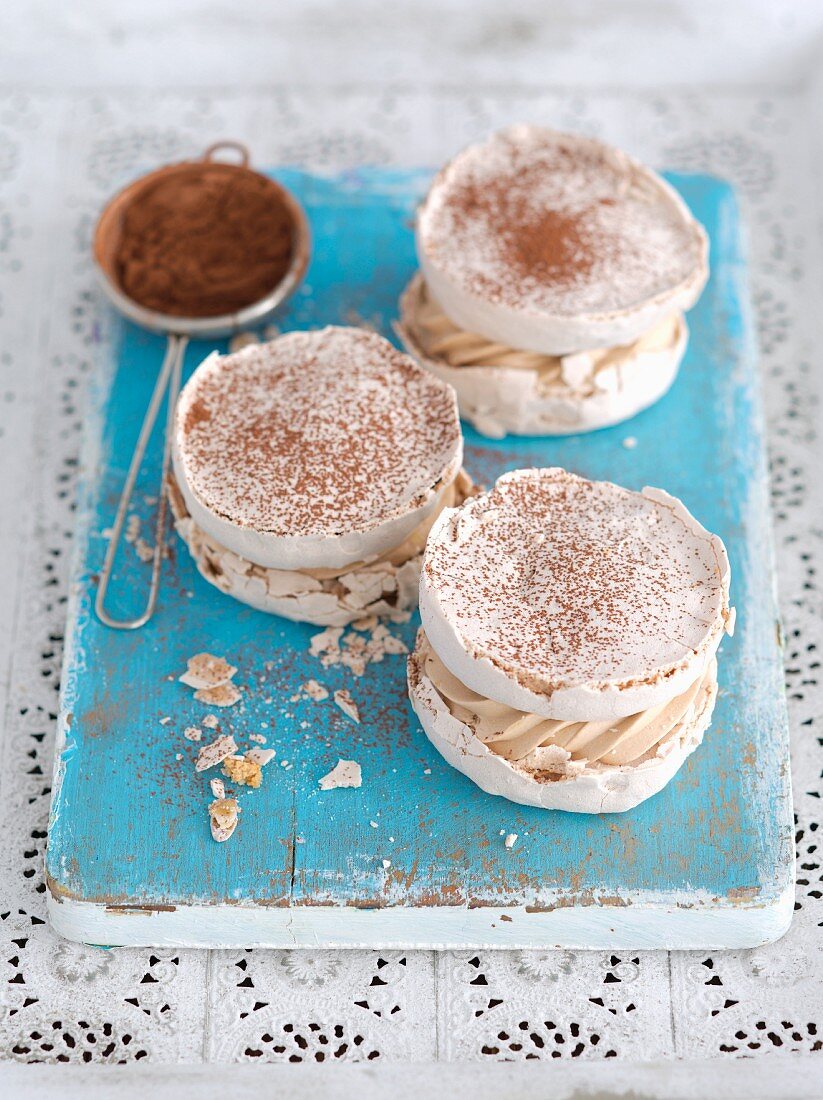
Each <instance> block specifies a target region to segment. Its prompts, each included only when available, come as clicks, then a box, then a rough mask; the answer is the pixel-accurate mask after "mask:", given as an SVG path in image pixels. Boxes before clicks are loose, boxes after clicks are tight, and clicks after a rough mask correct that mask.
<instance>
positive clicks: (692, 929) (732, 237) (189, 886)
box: [47, 170, 792, 947]
mask: <svg viewBox="0 0 823 1100" xmlns="http://www.w3.org/2000/svg"><path fill="white" fill-rule="evenodd" d="M278 175H279V176H280V177H281V178H282V179H283V180H284V181H285V182H286V183H287V184H289V185H290V186H292V187H293V188H294V189H295V190H296V191H298V192H299V194H300V195H301V197H302V198H303V200H304V202H305V204H306V207H307V210H308V213H309V217H310V219H311V222H312V227H313V232H314V237H315V257H314V261H313V264H312V267H311V270H310V272H309V277H308V280H307V284H306V286H305V287H304V288H303V291H302V292H301V293H300V294H299V295H298V296H297V297H296V299H295V301H294V302H293V303H292V304H291V307H290V309H289V311H288V312H287V313H286V314H285V315H284V316H283V317H282V318H281V319H280V324H281V327H283V328H289V327H296V328H302V327H308V326H314V325H319V324H323V323H327V322H337V323H352V322H356V321H365V322H368V323H373V324H375V325H377V326H378V327H380V328H381V329H382V330H383V331H384V332H386V333H387V334H388V333H389V332H390V323H391V320H392V318H393V317H394V316H395V314H396V300H397V296H398V294H399V292H400V290H401V289H402V287H403V285H404V284H405V282H406V280H407V279H408V277H409V275H410V274H411V272H412V271H413V269H414V249H413V239H412V233H411V229H410V218H411V213H412V210H413V206H414V202H415V200H416V197H417V195H419V193H420V190H421V188H422V186H423V185H424V181H425V179H426V178H427V174H425V173H393V172H387V171H383V170H381V171H377V170H375V171H369V172H365V171H363V172H358V173H352V174H349V175H346V176H343V177H340V178H337V179H329V180H321V179H316V178H312V177H308V176H305V175H302V174H299V173H296V172H282V173H278ZM673 182H674V183H675V185H676V186H677V187H678V188H679V189H680V191H681V193H682V194H683V195H684V197H685V198H686V200H687V201H688V203H689V204H690V206H691V207H692V209H693V210H694V211H695V214H696V215H697V217H698V218H699V219H700V220H701V221H702V222H703V223H704V224H705V225H706V227H707V229H708V231H709V234H710V237H711V240H712V265H713V274H712V278H711V280H710V283H709V286H708V288H707V290H706V292H705V294H704V296H703V298H702V300H701V302H700V303H699V305H698V306H697V308H696V309H695V310H694V311H693V312H692V314H691V315H690V327H691V332H692V335H691V343H690V347H689V351H688V355H687V358H686V360H685V362H684V364H683V368H682V370H681V374H680V377H679V379H678V381H677V382H676V384H675V386H674V388H673V389H672V391H671V393H670V394H669V395H668V396H667V397H666V398H664V400H663V401H662V402H660V403H659V404H658V405H657V406H656V407H655V408H653V409H651V410H649V411H647V412H645V413H643V414H641V415H640V416H638V417H636V418H635V419H634V420H632V421H630V422H629V423H627V424H624V425H620V426H618V427H616V428H613V429H608V430H605V431H601V432H598V433H595V434H592V435H585V436H579V437H571V438H565V439H562V440H551V439H548V440H540V439H523V440H514V439H512V438H509V439H505V440H502V441H500V442H490V441H488V440H484V439H482V438H481V437H479V436H478V435H477V434H476V433H474V432H473V431H472V430H471V429H466V437H467V466H468V467H469V469H470V471H471V473H472V474H473V475H474V476H475V477H476V478H479V479H480V480H483V481H485V482H487V483H488V482H490V481H492V480H493V479H494V477H495V476H497V474H499V473H500V472H502V471H503V470H505V469H512V468H515V467H518V466H524V465H535V464H539V465H545V464H559V465H563V466H566V467H568V468H570V469H572V470H575V471H576V472H579V473H581V474H584V475H586V476H589V477H595V478H598V477H606V478H609V479H612V480H615V481H617V482H619V483H621V484H624V485H627V486H629V487H631V488H641V487H642V486H643V485H646V484H651V485H659V486H661V487H663V488H665V489H666V490H667V491H669V492H671V493H674V494H675V495H677V496H679V497H681V498H682V499H683V500H684V502H685V503H686V505H687V506H688V507H689V508H690V509H691V510H692V511H693V512H694V513H695V514H696V515H697V516H698V518H699V519H700V520H701V522H702V523H704V524H705V525H706V526H707V527H708V528H709V529H711V530H713V531H716V532H717V533H718V534H720V535H721V536H722V537H723V539H724V540H725V542H726V545H727V547H728V549H729V553H730V558H731V563H732V577H733V587H732V597H733V602H734V603H735V604H736V606H737V610H738V619H737V631H736V634H735V637H734V638H733V639H731V640H727V641H726V642H724V644H723V647H722V652H721V655H720V665H719V667H720V685H721V694H720V698H719V700H718V705H717V709H716V711H715V718H714V722H713V724H712V727H711V729H710V731H709V732H708V734H707V736H706V739H705V741H704V744H703V745H702V747H701V748H700V749H698V751H697V752H695V753H694V754H693V755H692V756H691V757H690V758H689V759H688V761H687V762H686V764H685V765H684V767H683V768H682V769H681V771H680V772H679V773H678V775H677V776H676V778H675V779H674V780H673V782H672V783H671V784H670V785H669V786H668V787H667V788H666V789H665V790H664V791H663V792H661V793H660V794H659V795H658V796H656V797H655V798H653V799H651V800H650V801H649V802H647V803H645V804H643V805H642V806H640V807H638V808H637V809H635V810H633V811H630V812H629V813H627V814H623V815H603V816H599V817H590V816H582V815H571V814H562V813H559V812H551V811H540V810H534V809H529V808H525V807H519V806H515V805H513V804H510V803H507V802H506V801H504V800H502V799H499V798H495V797H492V796H489V795H486V794H484V793H483V792H481V791H480V790H478V789H477V788H476V787H474V786H473V785H472V784H471V783H470V782H469V781H468V780H467V779H466V778H464V777H463V776H462V775H460V774H458V773H456V772H454V771H453V770H452V769H450V768H449V767H448V766H447V765H446V764H445V763H444V762H442V761H441V760H440V758H439V756H438V755H437V754H436V753H435V751H434V750H433V749H432V748H431V746H430V745H429V743H428V741H427V740H426V738H425V736H424V735H423V733H422V731H420V730H419V728H418V726H417V723H416V721H415V719H414V716H413V714H412V712H411V708H410V706H409V704H408V702H407V699H406V690H405V663H404V661H403V660H402V659H401V658H396V657H395V658H387V659H386V661H384V662H383V663H382V664H378V665H372V666H371V667H370V668H369V669H368V670H367V672H366V675H365V676H364V677H362V679H357V680H353V679H352V677H351V675H350V674H349V673H348V672H346V671H345V670H343V669H339V668H338V669H329V670H325V669H322V668H321V667H320V665H319V663H318V662H317V661H316V660H315V659H313V658H311V657H310V656H309V653H308V645H309V639H310V637H311V635H312V634H313V633H315V632H316V630H317V629H318V628H314V627H309V626H304V625H301V624H291V623H287V622H285V621H283V620H280V619H277V618H273V617H268V616H265V615H262V614H259V613H257V612H254V611H252V610H250V609H248V608H245V607H242V606H241V605H239V604H237V603H235V602H234V601H231V600H230V599H228V598H227V597H224V596H222V595H221V594H220V593H218V592H217V591H216V590H214V589H213V588H211V587H210V586H208V585H207V584H206V582H205V581H203V580H202V579H201V578H200V577H199V576H198V575H197V574H196V571H195V569H194V567H193V565H192V563H191V562H190V561H189V559H188V556H187V554H186V552H185V550H184V549H183V548H182V546H181V544H179V543H178V542H177V541H176V540H173V542H172V545H173V553H172V556H171V559H170V561H169V562H168V563H167V566H166V570H165V573H164V583H163V589H162V594H161V600H160V610H159V613H158V614H157V615H156V617H155V619H154V620H153V621H152V623H151V624H150V625H149V626H148V627H146V628H144V629H143V630H141V631H139V632H137V633H135V634H123V633H114V632H111V631H108V630H107V629H106V628H104V627H103V626H101V625H100V624H99V623H98V622H97V621H96V619H95V618H94V617H93V615H92V614H91V610H90V608H91V604H92V602H93V598H94V583H95V572H96V570H97V569H99V567H100V564H101V562H102V557H103V554H104V551H105V537H104V536H103V531H104V530H105V528H106V527H107V526H108V525H109V524H110V522H111V516H112V515H113V511H114V505H115V502H116V497H117V494H118V492H119V487H120V484H121V481H122V478H123V475H124V471H125V466H126V465H127V462H128V456H129V454H130V452H131V447H132V444H133V441H134V439H135V437H136V434H137V431H138V428H139V423H140V419H141V416H142V410H143V408H144V405H145V403H146V400H147V398H148V393H149V391H150V387H151V384H152V380H153V372H154V370H155V369H156V366H157V365H158V364H159V361H160V357H161V354H162V341H161V340H160V339H159V338H157V337H155V336H151V335H148V334H145V333H143V332H140V331H139V330H137V329H135V328H134V327H132V326H130V325H128V324H126V323H122V325H121V340H120V344H119V354H118V356H117V363H116V364H111V363H101V364H100V417H99V422H94V423H90V424H89V434H88V440H87V455H86V469H85V475H86V487H87V496H86V500H85V501H84V502H83V503H82V505H81V513H80V526H81V537H80V539H79V540H78V548H79V549H78V560H77V563H76V584H75V592H74V600H73V607H72V611H71V622H70V632H69V639H68V645H67V658H66V667H65V670H64V680H63V683H64V687H63V700H62V709H61V737H60V743H59V745H58V761H57V776H58V782H57V783H56V785H55V795H54V802H53V813H52V822H51V831H50V840H49V850H48V855H47V871H48V875H49V884H50V890H51V901H50V906H51V913H52V919H53V922H54V923H55V925H56V927H57V928H58V929H59V930H61V931H63V932H65V933H66V934H68V935H71V936H73V937H75V938H78V939H84V940H86V941H89V942H97V943H100V942H105V943H155V942H156V943H191V944H202V945H212V944H213V945H221V944H233V943H268V944H296V945H300V944H330V945H331V944H354V943H358V944H372V945H375V946H376V945H386V944H390V943H404V944H409V945H415V946H421V947H425V946H445V945H460V944H506V945H514V944H520V945H525V946H528V945H530V944H554V943H556V944H558V945H569V946H572V945H573V946H582V947H587V946H592V947H594V946H611V945H615V946H616V945H617V944H620V943H622V944H631V945H634V946H640V945H642V946H647V947H684V946H694V947H698V946H706V947H708V946H713V947H725V946H742V945H745V944H753V943H758V942H762V941H764V940H766V939H772V938H775V937H776V936H778V935H780V934H781V933H782V931H784V930H785V927H786V925H787V922H788V919H789V916H790V912H791V884H792V847H791V832H792V829H791V795H790V787H789V783H790V780H789V772H788V739H787V730H786V718H785V708H784V701H783V695H782V675H781V655H780V645H779V629H778V624H777V616H776V610H775V601H774V595H773V567H772V558H771V542H770V524H769V517H768V511H767V501H766V480H765V464H764V451H763V440H762V428H761V417H760V409H759V404H758V396H757V387H756V382H755V371H754V349H753V345H752V336H751V329H750V323H749V318H748V312H747V311H748V304H747V300H746V288H745V271H744V262H743V259H742V256H741V253H740V238H739V227H738V222H737V209H736V205H735V201H734V197H733V194H732V192H731V191H730V189H729V188H728V187H727V186H726V185H725V184H723V183H721V182H719V181H716V180H712V179H709V178H707V177H699V176H676V177H673ZM118 323H119V322H118ZM209 349H210V345H206V344H200V345H194V346H192V347H191V348H190V350H189V354H188V358H187V369H188V370H189V371H190V370H191V369H193V368H194V366H195V365H196V364H197V362H198V361H199V360H200V358H202V357H203V356H204V355H205V354H206V353H207V351H208V350H209ZM101 430H102V440H100V435H99V433H100V432H101ZM628 436H633V437H634V438H635V439H636V440H637V445H636V447H634V448H633V449H628V448H626V447H624V446H623V441H624V440H625V439H626V438H627V437H628ZM156 444H157V441H156V440H155V449H154V457H153V459H150V461H149V462H148V463H147V467H146V471H145V472H144V475H143V477H142V479H141V481H142V488H143V490H144V492H145V493H146V494H149V495H151V494H153V493H154V491H155V490H154V480H155V476H156V473H155V470H156V462H157V446H156ZM138 510H139V511H142V513H143V515H144V517H145V523H144V532H143V533H144V534H145V535H146V536H147V537H150V533H149V529H148V518H149V516H150V514H151V506H150V503H145V502H144V506H143V507H142V508H140V509H138ZM148 569H149V567H148V566H145V565H143V564H142V563H140V562H139V561H138V560H137V558H136V557H135V555H134V554H133V552H132V551H131V549H129V548H127V549H126V551H125V552H124V553H123V554H122V555H121V560H120V562H119V567H118V571H117V575H116V577H115V580H114V582H113V584H112V589H111V591H112V593H119V596H120V598H119V607H118V610H119V611H122V612H123V613H128V612H129V610H130V609H131V608H132V607H134V606H137V604H138V603H139V601H140V598H141V595H142V592H141V588H142V586H143V585H145V584H146V583H147V579H148ZM415 629H416V621H412V622H411V623H410V624H408V625H407V626H405V627H403V628H402V629H401V631H400V632H401V633H402V634H403V636H404V637H405V639H406V641H407V642H409V643H411V640H412V638H413V635H414V631H415ZM203 649H206V650H210V651H212V652H216V653H220V654H223V655H225V656H226V657H227V658H228V659H230V660H231V661H232V663H233V664H236V665H238V666H239V669H240V671H239V673H238V675H237V677H236V680H237V682H238V683H242V684H244V685H245V686H246V688H247V692H246V694H245V700H244V702H243V704H240V705H238V707H235V708H234V709H233V710H231V711H223V712H221V719H222V724H223V726H224V728H228V729H237V730H238V731H240V732H241V733H245V732H251V731H259V732H263V733H264V734H265V735H266V736H267V737H268V744H269V745H270V746H271V747H272V748H274V749H275V750H276V752H277V758H278V761H283V760H286V761H289V762H290V763H291V764H292V765H293V766H292V767H291V768H290V769H288V770H287V769H284V768H282V767H280V766H279V765H270V766H269V767H268V769H267V771H266V773H265V776H264V783H263V787H262V789H261V790H258V791H251V792H246V793H245V794H244V795H243V796H242V799H241V802H242V807H243V809H242V814H241V822H240V825H239V826H238V829H237V832H236V834H235V836H234V837H233V838H232V840H231V841H230V842H229V843H227V844H223V845H217V844H215V843H214V842H213V841H212V839H211V836H210V833H209V829H208V818H207V814H206V807H207V805H208V802H209V801H210V797H211V796H210V793H209V790H208V784H207V776H206V775H199V776H196V775H195V774H194V770H193V763H192V761H193V757H194V755H195V752H196V748H197V746H196V745H192V744H191V743H190V742H187V741H186V740H185V739H184V738H183V736H182V732H183V729H184V728H185V727H186V726H187V725H190V724H194V725H197V724H199V720H200V719H201V718H202V715H203V713H204V708H203V707H202V705H200V704H197V703H194V702H193V700H192V698H191V692H190V691H189V690H188V689H186V688H185V687H183V686H182V685H180V684H178V683H177V682H176V676H177V675H178V674H179V673H180V672H181V671H182V670H183V669H184V668H185V662H186V658H187V657H188V656H190V655H191V654H193V653H196V652H198V651H199V650H203ZM310 677H316V678H318V679H320V680H322V681H323V682H324V683H325V684H326V685H327V686H328V687H329V688H330V689H331V690H332V691H333V690H334V689H336V688H338V687H348V688H350V689H351V690H352V692H353V694H354V696H355V699H356V700H357V702H358V704H359V706H360V710H361V715H362V724H361V725H360V726H355V725H354V724H352V723H351V722H350V721H349V720H348V719H347V718H346V717H345V716H344V715H343V714H342V713H341V712H340V711H339V710H338V709H337V708H336V707H334V706H333V704H332V703H331V701H328V702H326V703H322V704H315V703H312V702H310V701H304V702H299V703H291V702H290V701H289V700H290V697H291V696H292V695H294V694H295V693H296V692H297V691H298V689H299V687H300V685H301V684H302V683H303V682H304V681H305V680H306V679H308V678H310ZM166 717H170V718H171V721H170V722H169V723H168V724H166V725H161V724H160V720H161V719H162V718H166ZM264 724H266V725H267V728H264ZM179 753H182V754H183V759H182V760H179V761H178V760H177V759H176V756H177V754H179ZM338 756H342V757H346V758H352V759H355V760H357V761H358V762H359V763H360V764H361V766H362V769H363V786H362V788H360V789H359V790H337V791H330V792H322V791H320V790H319V789H318V786H317V781H318V779H319V778H320V776H322V775H323V774H325V773H326V772H327V771H328V770H330V768H331V767H332V766H333V765H334V763H335V762H336V760H337V758H338ZM371 822H375V823H376V825H377V827H376V828H375V827H373V826H372V825H371ZM501 830H502V831H503V832H504V833H510V832H514V833H517V834H518V837H519V839H518V842H517V844H516V846H515V848H514V849H513V850H512V851H508V850H506V849H505V848H504V845H503V837H502V836H501V835H500V834H501ZM383 860H390V861H391V866H390V867H389V868H384V867H383ZM501 917H502V918H503V919H501ZM507 918H508V919H507Z"/></svg>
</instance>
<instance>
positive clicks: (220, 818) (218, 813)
mask: <svg viewBox="0 0 823 1100" xmlns="http://www.w3.org/2000/svg"><path fill="white" fill-rule="evenodd" d="M239 813H240V807H239V805H238V804H237V799H236V798H218V799H216V800H215V801H214V802H212V803H211V805H210V806H209V823H210V825H211V835H212V836H213V837H214V839H215V840H216V841H217V842H218V844H222V843H223V841H224V840H228V839H229V837H230V836H231V835H232V833H233V832H234V830H235V829H236V828H237V815H238V814H239Z"/></svg>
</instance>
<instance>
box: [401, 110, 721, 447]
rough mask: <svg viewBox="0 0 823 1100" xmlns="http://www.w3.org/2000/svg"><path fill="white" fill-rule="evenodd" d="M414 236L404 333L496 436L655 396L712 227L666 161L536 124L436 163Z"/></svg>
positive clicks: (583, 425) (573, 428)
mask: <svg viewBox="0 0 823 1100" xmlns="http://www.w3.org/2000/svg"><path fill="white" fill-rule="evenodd" d="M416 243H417V255H418V261H419V264H420V272H419V273H418V274H417V275H415V277H414V278H413V279H412V281H411V283H410V284H409V286H408V287H407V289H406V291H405V292H404V294H403V296H402V298H401V302H400V323H399V325H398V326H397V331H398V335H399V336H400V338H401V339H402V341H403V343H404V345H405V347H406V349H407V351H409V352H410V353H411V354H412V355H414V356H415V358H417V359H418V361H419V362H421V363H422V364H424V365H425V366H426V367H427V368H428V369H429V370H430V371H432V372H433V373H434V374H436V375H437V376H438V377H440V378H442V379H443V380H444V381H446V382H448V383H450V384H451V385H452V386H454V388H455V391H456V392H457V397H458V402H459V405H460V413H461V415H462V416H463V417H464V419H466V420H468V421H469V422H470V423H472V424H473V425H474V427H475V428H477V430H478V431H480V432H481V433H483V434H485V435H488V436H492V437H501V436H503V435H505V434H507V433H512V434H520V435H524V434H527V435H528V434H535V435H564V434H569V433H574V432H583V431H591V430H593V429H596V428H602V427H606V426H608V425H611V424H616V423H619V422H620V421H623V420H626V419H628V418H629V417H631V416H634V415H635V414H636V413H637V412H639V411H640V410H641V409H644V408H647V407H648V406H649V405H651V404H653V403H654V402H655V401H657V400H658V399H659V398H660V397H662V396H663V394H664V393H665V392H666V391H667V390H668V389H669V387H670V386H671V384H672V382H673V381H674V379H675V377H676V374H677V370H678V367H679V365H680V361H681V359H682V358H683V355H684V352H685V349H686V344H687V340H688V330H687V327H686V322H685V319H684V316H683V313H684V311H685V310H687V309H689V308H690V307H691V306H692V305H694V303H695V302H696V300H697V298H698V297H699V295H700V293H701V291H702V289H703V287H704V285H705V283H706V279H707V277H708V243H707V238H706V234H705V232H704V230H703V229H702V227H701V226H700V225H699V224H698V223H697V222H696V221H695V219H694V218H693V217H692V215H691V213H690V212H689V210H688V208H687V207H686V205H685V203H684V202H683V200H682V199H681V198H680V196H679V195H678V194H677V193H676V192H675V191H674V190H673V189H672V188H671V187H670V186H669V185H668V184H667V183H666V182H665V181H664V180H663V179H661V177H660V176H658V175H657V174H656V173H654V172H653V171H651V170H650V169H649V168H646V167H644V166H643V165H641V164H639V163H638V162H637V161H635V160H633V159H632V158H631V157H629V156H628V155H627V154H625V153H623V152H621V151H620V150H618V149H615V148H613V147H611V146H608V145H605V144H603V143H602V142H599V141H596V140H594V139H592V138H587V137H583V136H580V135H571V134H561V133H557V132H555V131H552V130H546V129H542V128H539V127H536V126H528V125H520V126H514V127H511V128H509V129H507V130H503V131H501V132H499V133H496V134H494V135H492V136H491V137H490V138H489V139H488V140H487V141H485V142H483V143H481V144H478V145H473V146H470V147H469V148H467V149H465V150H464V151H463V152H461V153H460V154H458V156H457V157H455V159H454V160H452V161H451V162H450V163H449V164H447V165H446V166H445V167H444V168H443V169H442V170H441V172H440V173H439V174H438V175H437V177H436V178H435V180H434V182H433V184H432V186H431V189H430V191H429V193H428V195H427V197H426V199H425V201H424V202H423V204H422V206H421V208H420V210H419V212H418V217H417V229H416Z"/></svg>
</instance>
